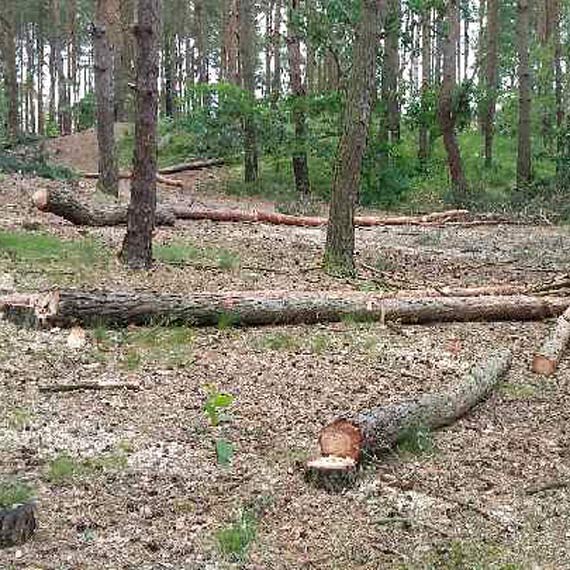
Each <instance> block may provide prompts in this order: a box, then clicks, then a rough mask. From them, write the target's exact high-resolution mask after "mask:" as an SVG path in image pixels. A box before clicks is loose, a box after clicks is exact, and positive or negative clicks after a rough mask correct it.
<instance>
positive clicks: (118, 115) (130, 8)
mask: <svg viewBox="0 0 570 570" xmlns="http://www.w3.org/2000/svg"><path fill="white" fill-rule="evenodd" d="M119 5H120V6H119V14H118V16H119V18H118V20H119V21H118V23H117V34H116V42H115V45H116V49H115V81H114V84H115V95H114V99H115V120H117V121H119V122H127V121H129V119H130V116H131V113H130V108H129V100H130V93H129V83H133V82H134V75H133V58H134V45H133V35H132V33H131V25H132V22H133V16H134V5H133V0H120V2H119Z"/></svg>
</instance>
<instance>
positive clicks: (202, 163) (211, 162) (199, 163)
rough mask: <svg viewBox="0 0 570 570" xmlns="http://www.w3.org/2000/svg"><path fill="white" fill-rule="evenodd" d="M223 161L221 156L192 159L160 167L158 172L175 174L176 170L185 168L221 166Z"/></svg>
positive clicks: (198, 168) (184, 169) (195, 168)
mask: <svg viewBox="0 0 570 570" xmlns="http://www.w3.org/2000/svg"><path fill="white" fill-rule="evenodd" d="M224 163H225V161H224V159H223V158H208V159H205V160H193V161H192V162H185V163H183V164H175V165H173V166H167V167H165V168H161V169H160V170H159V171H158V172H159V173H160V174H176V173H177V172H186V171H187V170H200V169H201V168H209V167H211V166H222V165H223V164H224Z"/></svg>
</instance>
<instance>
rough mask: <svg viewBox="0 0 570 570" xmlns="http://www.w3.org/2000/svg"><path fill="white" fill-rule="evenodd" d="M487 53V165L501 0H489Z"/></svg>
mask: <svg viewBox="0 0 570 570" xmlns="http://www.w3.org/2000/svg"><path fill="white" fill-rule="evenodd" d="M486 38H487V55H486V59H485V85H486V94H485V103H484V110H483V125H482V126H483V136H484V140H485V165H486V166H487V167H490V166H491V165H492V164H493V137H494V134H495V108H496V102H497V90H498V88H499V76H498V72H497V60H498V54H499V50H498V44H499V0H487V33H486Z"/></svg>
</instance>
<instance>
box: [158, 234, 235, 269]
mask: <svg viewBox="0 0 570 570" xmlns="http://www.w3.org/2000/svg"><path fill="white" fill-rule="evenodd" d="M153 251H154V257H155V259H156V260H157V261H161V262H163V263H166V264H169V265H196V267H200V266H201V265H203V264H205V265H212V266H213V267H217V268H219V269H221V270H222V271H235V270H237V269H239V267H240V264H241V261H240V257H239V255H238V254H237V253H236V252H234V251H230V250H228V249H224V248H212V247H198V246H196V245H195V244H194V243H192V242H191V241H188V240H186V241H177V242H172V243H168V244H162V245H161V244H159V245H156V246H155V247H154V250H153Z"/></svg>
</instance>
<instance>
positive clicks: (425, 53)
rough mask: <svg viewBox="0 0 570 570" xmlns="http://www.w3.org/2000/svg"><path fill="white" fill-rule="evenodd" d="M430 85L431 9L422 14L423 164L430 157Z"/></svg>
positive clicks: (419, 154) (420, 141) (420, 151)
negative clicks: (427, 107) (427, 113)
mask: <svg viewBox="0 0 570 570" xmlns="http://www.w3.org/2000/svg"><path fill="white" fill-rule="evenodd" d="M430 85H431V7H430V6H428V7H425V8H424V10H423V13H422V93H421V96H422V113H421V117H420V121H421V123H420V139H419V148H418V158H419V160H420V162H422V164H425V162H426V161H427V159H428V158H429V155H430V140H429V134H430V131H429V122H428V119H427V117H426V105H427V98H428V96H429V90H430Z"/></svg>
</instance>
